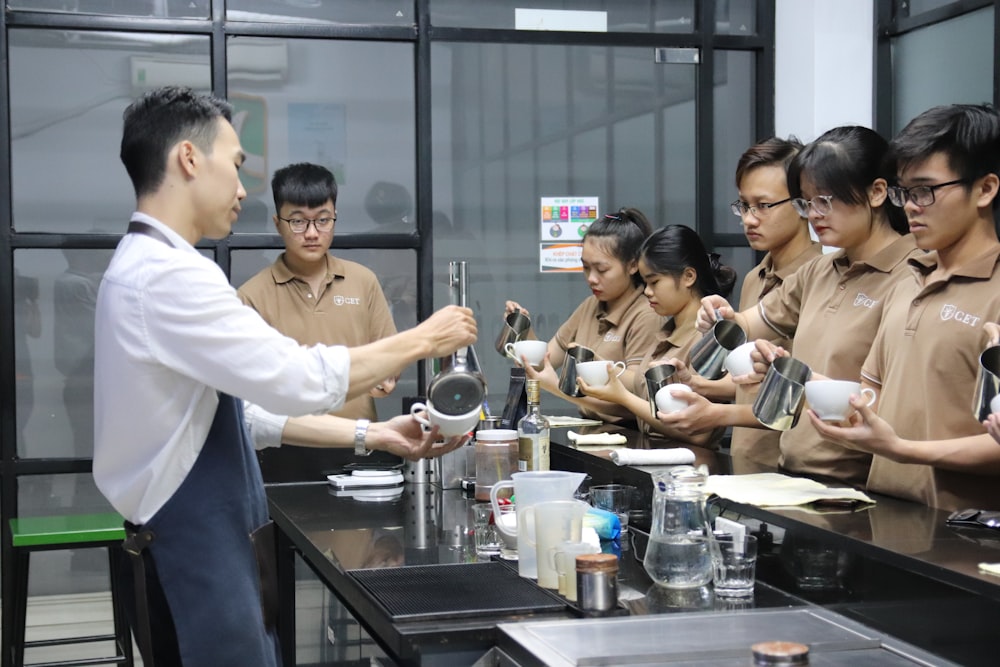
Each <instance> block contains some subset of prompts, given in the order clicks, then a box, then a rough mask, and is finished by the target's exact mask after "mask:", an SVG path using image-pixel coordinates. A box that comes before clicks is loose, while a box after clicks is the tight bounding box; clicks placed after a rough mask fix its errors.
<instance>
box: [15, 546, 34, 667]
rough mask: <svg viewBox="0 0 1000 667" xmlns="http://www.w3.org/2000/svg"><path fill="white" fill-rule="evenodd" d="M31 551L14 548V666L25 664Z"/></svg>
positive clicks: (21, 666) (20, 666) (19, 666)
mask: <svg viewBox="0 0 1000 667" xmlns="http://www.w3.org/2000/svg"><path fill="white" fill-rule="evenodd" d="M30 556H31V552H30V551H28V550H27V549H14V577H15V578H14V617H13V619H12V620H13V626H14V628H13V630H14V637H13V642H14V645H13V647H12V652H13V657H14V667H23V665H24V626H25V624H26V623H27V621H28V569H29V557H30Z"/></svg>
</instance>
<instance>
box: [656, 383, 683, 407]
mask: <svg viewBox="0 0 1000 667" xmlns="http://www.w3.org/2000/svg"><path fill="white" fill-rule="evenodd" d="M672 391H691V387H689V386H687V385H686V384H680V383H679V382H675V383H674V384H668V385H667V386H665V387H660V389H659V391H657V392H656V396H655V397H654V399H653V400H654V401H655V402H656V409H657V410H659V411H660V412H666V413H668V414H669V413H671V412H678V411H679V410H683V409H684V408H686V407H687V406H688V403H687V401H685V400H684V399H683V398H674V397H673V396H671V395H670V392H672Z"/></svg>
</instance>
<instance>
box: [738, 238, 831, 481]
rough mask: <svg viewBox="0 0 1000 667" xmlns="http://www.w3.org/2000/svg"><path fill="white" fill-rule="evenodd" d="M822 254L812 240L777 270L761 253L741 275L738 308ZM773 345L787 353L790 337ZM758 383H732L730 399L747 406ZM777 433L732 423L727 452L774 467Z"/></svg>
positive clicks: (747, 305) (753, 302)
mask: <svg viewBox="0 0 1000 667" xmlns="http://www.w3.org/2000/svg"><path fill="white" fill-rule="evenodd" d="M822 254H823V246H822V245H820V244H819V243H816V242H813V243H810V244H809V247H807V248H806V249H805V250H803V251H802V252H800V253H799V254H798V256H796V257H795V258H793V259H792V261H790V262H789V263H788V265H787V266H784V267H782V268H781V269H779V270H776V269H775V268H774V261H773V260H772V258H771V253H767V254H766V255H764V259H763V260H762V261H761V263H760V264H758V265H757V266H755V267H754V268H753V269H751V270H750V272H749V273H747V275H746V276H745V277H744V278H743V288H742V289H741V290H740V310H741V311H744V310H747V309H748V308H753V307H754V306H756V305H757V304H758V303H759V302H760V300H761V299H763V298H764V295H765V294H767V293H768V292H770V291H771V290H773V289H775V288H776V287H778V286H779V285H781V284H782V283H784V282H785V279H786V278H787V277H788V276H790V275H792V274H793V273H795V272H796V271H798V270H799V268H800V267H801V266H803V265H804V264H808V263H809V262H811V261H812V260H814V259H816V258H817V257H819V256H820V255H822ZM771 342H772V343H774V344H775V345H780V346H781V347H783V348H785V349H786V350H788V351H789V352H791V351H792V339H791V338H785V337H784V336H777V335H776V337H775V338H772V339H771ZM759 388H760V385H759V384H740V385H736V399H735V400H734V401H733V402H734V403H736V404H740V405H749V404H751V403H753V401H754V399H755V398H756V397H757V390H758V389H759ZM780 439H781V433H779V432H778V431H771V430H769V429H761V428H746V427H742V426H736V427H734V428H733V436H732V443H731V445H730V454H731V455H732V456H733V458H736V459H740V460H741V461H752V462H754V463H760V464H763V465H766V466H770V467H772V468H776V467H778V457H779V453H780V452H779V449H778V441H779V440H780Z"/></svg>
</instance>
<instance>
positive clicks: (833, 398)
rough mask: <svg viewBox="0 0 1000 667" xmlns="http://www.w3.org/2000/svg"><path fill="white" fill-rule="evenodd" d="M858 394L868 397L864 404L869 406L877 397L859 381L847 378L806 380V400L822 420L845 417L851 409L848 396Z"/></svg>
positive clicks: (838, 419) (873, 391)
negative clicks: (862, 386)
mask: <svg viewBox="0 0 1000 667" xmlns="http://www.w3.org/2000/svg"><path fill="white" fill-rule="evenodd" d="M854 394H858V395H861V396H867V397H868V403H867V404H866V405H868V406H871V405H873V404H874V403H875V399H876V398H877V396H876V394H875V390H874V389H871V388H870V387H865V388H864V389H862V388H861V383H860V382H851V381H849V380H810V381H808V382H806V400H807V401H808V402H809V407H810V408H811V409H812V411H813V412H815V413H816V416H817V417H819V418H820V419H821V420H823V421H829V422H839V421H843V420H845V419H847V417H848V415H850V413H851V412H852V411H853V408H852V407H851V403H850V398H851V396H852V395H854Z"/></svg>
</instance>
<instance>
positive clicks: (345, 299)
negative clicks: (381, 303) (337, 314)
mask: <svg viewBox="0 0 1000 667" xmlns="http://www.w3.org/2000/svg"><path fill="white" fill-rule="evenodd" d="M333 305H335V306H344V305H347V306H360V305H361V299H359V298H358V297H356V296H340V295H339V294H337V295H336V296H334V297H333Z"/></svg>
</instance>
